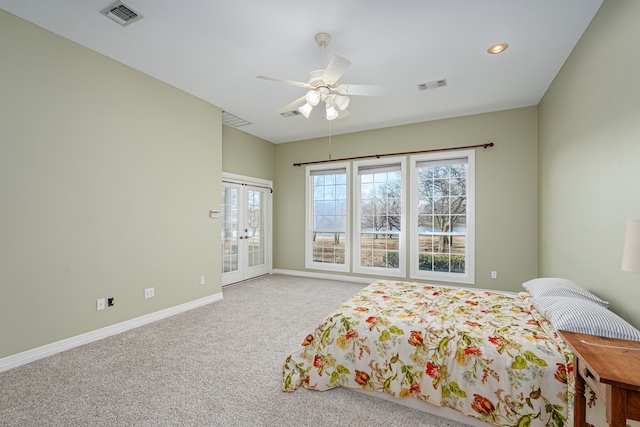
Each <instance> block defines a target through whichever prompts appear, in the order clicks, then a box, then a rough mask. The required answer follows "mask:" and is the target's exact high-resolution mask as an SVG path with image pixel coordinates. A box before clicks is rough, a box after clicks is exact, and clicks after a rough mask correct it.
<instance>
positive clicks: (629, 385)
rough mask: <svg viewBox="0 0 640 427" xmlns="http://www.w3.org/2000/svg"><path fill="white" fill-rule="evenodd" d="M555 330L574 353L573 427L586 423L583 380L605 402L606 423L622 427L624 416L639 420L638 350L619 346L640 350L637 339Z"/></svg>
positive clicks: (624, 422)
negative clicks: (621, 338)
mask: <svg viewBox="0 0 640 427" xmlns="http://www.w3.org/2000/svg"><path fill="white" fill-rule="evenodd" d="M558 332H559V333H560V336H561V337H562V339H563V340H564V342H565V343H567V346H568V347H569V348H570V349H571V351H572V352H573V367H574V370H575V374H576V375H575V377H576V395H575V398H574V424H573V425H574V427H584V426H585V425H586V421H585V417H586V403H585V397H584V385H585V383H586V384H589V387H591V388H592V389H593V391H595V392H596V394H597V395H598V398H599V399H602V400H603V401H604V402H605V404H606V407H607V421H608V422H609V426H611V427H625V426H626V425H627V419H631V420H638V421H640V351H637V350H636V351H634V350H625V349H624V348H618V347H626V348H638V349H640V342H638V341H626V340H619V339H614V338H604V337H598V336H595V335H586V334H577V333H574V332H568V331H558ZM585 341H586V342H587V343H590V344H585ZM594 344H595V345H594ZM602 345H607V346H614V347H615V348H609V347H602Z"/></svg>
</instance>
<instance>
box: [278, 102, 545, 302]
mask: <svg viewBox="0 0 640 427" xmlns="http://www.w3.org/2000/svg"><path fill="white" fill-rule="evenodd" d="M300 120H303V119H302V118H300ZM537 127H538V123H537V109H536V107H528V108H521V109H515V110H509V111H501V112H496V113H489V114H480V115H475V116H468V117H462V118H455V119H449V120H439V121H433V122H426V123H419V124H414V125H408V126H398V127H392V128H386V129H379V130H373V131H367V132H359V133H353V134H347V135H340V136H333V137H332V139H331V145H329V139H328V137H327V138H320V139H314V140H308V141H299V142H292V143H287V144H278V145H276V185H275V186H276V191H275V193H274V200H276V202H275V206H274V236H275V238H274V241H275V246H274V268H280V269H286V270H304V269H305V263H304V218H305V168H304V167H296V166H293V163H300V162H307V161H315V160H325V159H328V158H329V154H331V157H332V158H333V159H336V158H342V157H351V156H361V155H368V154H385V153H392V152H403V151H414V150H427V149H435V148H445V147H455V146H466V145H476V144H484V143H487V142H494V143H495V146H494V147H492V148H487V149H483V148H480V149H477V151H476V195H477V198H476V286H478V287H481V288H491V289H503V290H510V291H519V290H522V288H521V284H522V282H523V281H525V280H528V279H531V278H533V277H535V275H536V271H537V261H536V253H537V246H536V242H537V196H536V195H537V176H536V173H537V138H538V136H537ZM492 270H495V271H497V272H498V278H497V279H491V278H490V272H491V271H492ZM407 271H408V269H407Z"/></svg>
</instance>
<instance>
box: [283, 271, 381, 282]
mask: <svg viewBox="0 0 640 427" xmlns="http://www.w3.org/2000/svg"><path fill="white" fill-rule="evenodd" d="M271 274H284V275H287V276H300V277H310V278H312V279H327V280H340V281H341V282H356V283H371V282H374V281H375V280H377V279H376V278H373V277H358V276H346V275H342V274H326V273H318V272H315V271H300V270H283V269H280V268H274V269H273V270H272V271H271Z"/></svg>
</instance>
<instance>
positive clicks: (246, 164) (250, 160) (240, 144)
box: [222, 125, 276, 181]
mask: <svg viewBox="0 0 640 427" xmlns="http://www.w3.org/2000/svg"><path fill="white" fill-rule="evenodd" d="M249 126H251V125H249ZM275 157H276V149H275V144H273V143H271V142H269V141H265V140H264V139H261V138H258V137H256V136H253V135H250V134H248V133H246V132H242V131H241V130H238V129H236V128H234V127H231V126H227V125H223V126H222V170H223V171H224V172H229V173H235V174H238V175H244V176H250V177H253V178H261V179H266V180H268V181H273V180H274V178H275Z"/></svg>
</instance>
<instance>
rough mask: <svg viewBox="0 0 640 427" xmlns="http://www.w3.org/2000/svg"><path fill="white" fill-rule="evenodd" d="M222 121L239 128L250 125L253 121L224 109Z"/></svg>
mask: <svg viewBox="0 0 640 427" xmlns="http://www.w3.org/2000/svg"><path fill="white" fill-rule="evenodd" d="M222 123H224V124H226V125H229V126H233V127H236V128H239V127H240V126H246V125H250V124H251V122H248V121H246V120H245V119H241V118H240V117H238V116H234V115H233V114H231V113H229V112H228V111H223V112H222Z"/></svg>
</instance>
